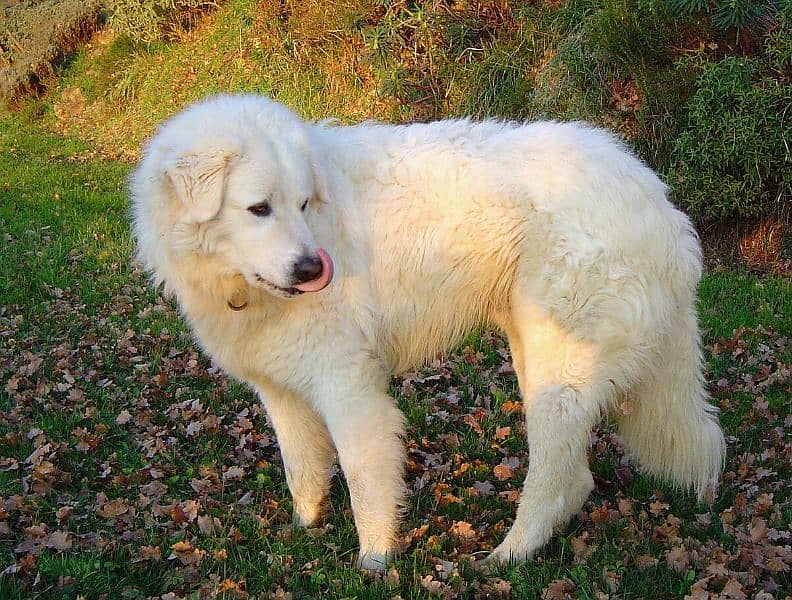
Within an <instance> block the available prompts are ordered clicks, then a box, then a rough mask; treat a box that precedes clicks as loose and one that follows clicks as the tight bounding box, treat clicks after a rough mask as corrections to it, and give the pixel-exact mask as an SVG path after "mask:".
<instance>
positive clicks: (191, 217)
mask: <svg viewBox="0 0 792 600" xmlns="http://www.w3.org/2000/svg"><path fill="white" fill-rule="evenodd" d="M230 158H231V155H230V154H228V153H222V152H216V153H209V154H186V155H183V156H180V157H179V158H177V159H176V160H175V161H173V162H172V163H171V164H170V165H168V166H167V167H166V169H165V176H166V177H167V178H168V179H169V180H170V182H171V184H172V185H173V190H174V192H175V193H176V197H177V198H178V199H179V201H180V202H181V203H182V206H183V207H184V211H185V213H184V214H185V217H184V221H185V222H187V223H205V222H206V221H209V220H210V219H212V218H214V216H215V215H216V214H217V213H218V212H219V211H220V205H221V204H222V203H223V187H224V185H223V184H224V182H225V177H226V170H227V168H228V160H229V159H230Z"/></svg>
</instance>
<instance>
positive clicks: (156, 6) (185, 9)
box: [108, 0, 217, 44]
mask: <svg viewBox="0 0 792 600" xmlns="http://www.w3.org/2000/svg"><path fill="white" fill-rule="evenodd" d="M108 5H109V8H110V23H111V25H112V26H113V29H114V30H115V31H116V32H117V33H120V34H122V35H127V36H129V38H130V39H132V40H134V41H135V42H142V43H144V44H150V43H152V42H155V41H156V40H158V39H160V38H163V37H169V36H171V35H173V34H174V33H176V32H178V31H179V30H188V29H190V28H191V27H192V26H193V25H194V24H195V19H196V18H197V16H198V15H200V14H201V13H203V12H205V11H206V10H208V9H209V8H211V7H214V6H216V5H217V2H215V1H214V0H108Z"/></svg>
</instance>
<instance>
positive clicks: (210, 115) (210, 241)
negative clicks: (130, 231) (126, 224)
mask: <svg viewBox="0 0 792 600" xmlns="http://www.w3.org/2000/svg"><path fill="white" fill-rule="evenodd" d="M306 127H307V126H306V124H305V123H304V122H303V121H301V120H300V119H299V118H298V117H297V116H296V115H294V114H293V113H291V111H289V110H288V109H286V108H285V107H283V106H281V105H279V104H276V103H274V102H272V101H269V100H266V99H264V98H260V97H253V96H236V97H233V96H232V97H228V96H225V97H219V98H215V99H212V100H209V101H206V102H203V103H201V104H198V105H195V106H193V107H191V108H189V109H188V110H187V111H185V112H184V113H182V114H180V115H177V116H176V117H174V118H173V119H171V120H170V121H169V122H167V123H166V124H165V125H164V126H163V127H162V128H161V129H160V131H159V133H158V134H157V135H156V136H155V137H154V138H153V139H152V141H151V142H150V143H149V145H148V147H147V151H146V156H145V158H144V160H143V162H142V163H141V166H140V167H139V169H138V171H137V172H136V173H135V174H134V175H133V178H132V200H133V212H134V216H135V219H134V221H135V229H136V231H135V233H136V235H137V238H138V245H139V256H140V257H141V258H142V259H143V262H144V263H145V264H146V265H147V266H148V267H149V268H151V269H152V270H153V271H155V275H156V276H157V277H159V278H160V279H163V280H166V284H167V283H168V282H167V277H168V275H167V273H157V270H158V268H159V266H160V257H158V256H154V255H152V252H154V253H156V252H161V251H163V250H164V251H165V252H171V253H174V254H175V255H180V256H182V257H184V256H185V255H187V256H188V257H191V258H195V259H197V261H198V262H199V263H200V261H202V260H204V261H205V263H206V264H210V263H211V264H213V265H217V269H216V270H219V271H220V272H219V273H216V275H217V276H218V277H222V278H228V277H234V276H241V277H242V278H243V279H244V281H246V282H247V284H248V285H250V286H253V287H258V288H262V289H265V290H266V291H268V292H270V293H271V294H273V295H275V296H279V297H281V298H292V297H294V296H298V295H300V294H303V293H306V292H317V291H320V290H322V289H323V288H325V287H326V286H327V285H328V284H329V283H330V281H331V279H332V277H333V262H332V259H331V258H330V256H329V254H328V253H327V252H326V251H325V250H323V249H322V248H320V247H319V246H318V244H317V242H316V240H315V238H314V235H313V232H312V227H311V225H312V223H315V221H316V218H317V214H318V212H319V211H321V210H322V208H323V206H322V205H323V203H326V202H327V201H328V198H327V192H326V190H325V187H324V181H323V177H322V175H321V169H322V168H321V166H320V165H318V164H317V162H316V160H315V158H314V157H313V156H312V154H311V151H310V148H309V143H308V137H307V134H306ZM148 229H153V230H154V231H156V233H155V232H154V231H149V230H148ZM155 236H157V239H152V238H153V237H155ZM163 244H164V245H165V246H166V247H165V248H162V247H161V246H162V245H163ZM152 245H153V246H159V248H157V249H154V248H151V247H148V246H152ZM198 267H199V265H198V264H197V263H196V268H198ZM207 283H208V282H207ZM229 305H230V306H232V307H233V306H235V304H234V301H233V300H231V299H229Z"/></svg>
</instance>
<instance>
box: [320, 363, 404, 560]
mask: <svg viewBox="0 0 792 600" xmlns="http://www.w3.org/2000/svg"><path fill="white" fill-rule="evenodd" d="M347 377H348V375H347ZM375 379H376V380H380V382H381V386H382V389H377V388H375V387H374V385H375V383H374V380H375ZM386 381H387V379H386V378H385V376H384V375H383V376H382V377H379V376H372V374H371V373H370V372H369V373H367V374H366V375H365V377H360V378H356V377H352V378H346V379H345V381H343V382H336V381H326V382H325V383H326V385H325V386H324V394H323V398H322V400H321V402H320V405H321V406H320V407H317V408H319V410H320V411H321V412H322V414H323V415H324V417H325V421H326V423H327V427H328V429H329V431H330V435H331V436H332V439H333V442H334V443H335V446H336V449H337V450H338V459H339V462H340V464H341V469H342V470H343V472H344V476H345V477H346V480H347V485H348V486H349V495H350V497H351V499H352V511H353V513H354V515H355V525H356V526H357V531H358V537H359V539H360V555H359V557H358V566H359V567H360V568H362V569H366V570H368V571H381V570H383V569H384V568H385V566H386V565H387V564H388V561H389V560H390V558H391V557H392V556H393V555H394V554H395V552H396V549H397V544H396V538H397V530H398V522H399V518H398V517H399V509H400V507H401V504H402V500H403V498H404V489H405V488H404V463H405V448H404V442H403V439H402V438H403V434H404V415H403V414H402V413H401V411H400V410H399V409H398V408H397V407H396V403H395V402H394V400H393V398H391V397H390V396H388V395H387V394H386V393H385V391H384V389H385V386H386V385H387V384H386ZM353 385H355V386H356V387H354V388H353V387H352V386H353Z"/></svg>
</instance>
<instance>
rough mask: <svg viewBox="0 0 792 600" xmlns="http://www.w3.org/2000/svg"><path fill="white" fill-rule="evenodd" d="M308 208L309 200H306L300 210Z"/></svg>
mask: <svg viewBox="0 0 792 600" xmlns="http://www.w3.org/2000/svg"><path fill="white" fill-rule="evenodd" d="M306 208H308V200H306V201H305V202H303V203H302V206H301V207H300V210H301V211H303V212H305V209H306Z"/></svg>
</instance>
